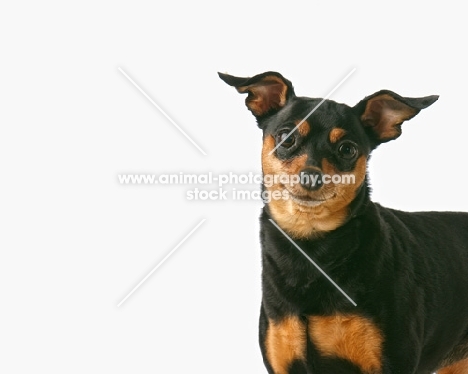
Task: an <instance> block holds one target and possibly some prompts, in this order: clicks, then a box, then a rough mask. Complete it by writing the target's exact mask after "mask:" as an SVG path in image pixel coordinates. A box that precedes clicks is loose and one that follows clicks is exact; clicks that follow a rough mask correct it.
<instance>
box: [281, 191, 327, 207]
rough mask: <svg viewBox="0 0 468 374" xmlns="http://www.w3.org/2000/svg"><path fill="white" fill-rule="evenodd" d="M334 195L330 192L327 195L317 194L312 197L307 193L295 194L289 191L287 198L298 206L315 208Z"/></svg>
mask: <svg viewBox="0 0 468 374" xmlns="http://www.w3.org/2000/svg"><path fill="white" fill-rule="evenodd" d="M334 197H335V194H330V195H328V196H319V197H312V196H309V195H297V194H293V193H291V192H289V198H290V199H291V200H292V201H293V202H294V203H296V204H297V205H299V206H302V207H307V208H316V207H319V206H321V205H323V204H325V203H326V202H327V201H328V200H331V199H333V198H334Z"/></svg>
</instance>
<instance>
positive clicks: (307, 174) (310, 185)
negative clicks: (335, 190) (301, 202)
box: [299, 169, 323, 191]
mask: <svg viewBox="0 0 468 374" xmlns="http://www.w3.org/2000/svg"><path fill="white" fill-rule="evenodd" d="M299 178H300V183H301V186H302V187H304V188H305V189H307V190H309V191H316V190H318V189H320V187H322V184H323V181H322V173H321V172H320V171H319V170H313V169H304V170H302V171H301V172H300V173H299Z"/></svg>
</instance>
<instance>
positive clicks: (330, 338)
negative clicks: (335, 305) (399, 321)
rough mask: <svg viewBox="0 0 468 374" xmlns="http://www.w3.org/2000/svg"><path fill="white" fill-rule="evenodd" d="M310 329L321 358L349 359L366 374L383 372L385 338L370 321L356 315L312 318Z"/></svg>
mask: <svg viewBox="0 0 468 374" xmlns="http://www.w3.org/2000/svg"><path fill="white" fill-rule="evenodd" d="M308 330H309V331H308V332H309V336H310V339H311V340H312V342H313V343H314V345H315V346H316V347H317V349H318V351H319V352H320V353H321V354H322V355H324V356H331V357H340V358H343V359H346V360H349V361H351V362H352V363H353V364H355V365H357V366H359V367H360V368H361V369H362V370H363V371H364V372H365V373H380V371H381V368H382V343H383V337H382V334H381V332H380V329H379V328H378V327H377V326H376V325H375V324H374V323H373V322H372V321H370V320H369V319H367V318H364V317H361V316H355V315H335V316H327V317H321V316H311V317H309V327H308Z"/></svg>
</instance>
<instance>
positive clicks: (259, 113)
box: [218, 71, 294, 119]
mask: <svg viewBox="0 0 468 374" xmlns="http://www.w3.org/2000/svg"><path fill="white" fill-rule="evenodd" d="M218 75H219V77H220V78H221V79H222V80H223V81H224V82H226V83H227V84H229V85H230V86H233V87H235V88H236V89H237V91H238V92H240V93H248V96H247V98H246V99H245V104H246V105H247V108H249V110H250V111H251V112H252V113H253V115H254V116H255V117H257V119H259V118H261V117H263V116H266V115H268V114H273V113H275V112H277V111H278V110H280V109H281V108H282V107H283V106H285V105H286V102H287V101H288V100H289V99H290V98H291V97H292V96H294V89H293V86H292V84H291V82H290V81H288V80H287V79H285V78H284V77H283V76H282V75H281V74H279V73H276V72H273V71H269V72H266V73H262V74H258V75H256V76H254V77H251V78H240V77H234V76H232V75H228V74H223V73H218Z"/></svg>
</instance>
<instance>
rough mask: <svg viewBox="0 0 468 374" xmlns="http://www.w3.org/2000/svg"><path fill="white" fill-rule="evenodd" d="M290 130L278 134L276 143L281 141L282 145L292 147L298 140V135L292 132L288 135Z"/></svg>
mask: <svg viewBox="0 0 468 374" xmlns="http://www.w3.org/2000/svg"><path fill="white" fill-rule="evenodd" d="M290 132H291V131H290V130H286V131H281V132H280V133H279V134H278V135H277V136H276V144H280V143H281V147H284V148H291V147H292V146H293V145H294V143H295V142H296V136H295V135H294V134H291V135H289V136H288V134H289V133H290Z"/></svg>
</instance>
